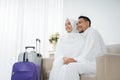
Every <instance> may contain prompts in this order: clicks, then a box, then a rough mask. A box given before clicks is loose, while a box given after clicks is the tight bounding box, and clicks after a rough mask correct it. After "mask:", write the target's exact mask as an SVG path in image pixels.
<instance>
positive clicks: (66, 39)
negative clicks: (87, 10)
mask: <svg viewBox="0 0 120 80" xmlns="http://www.w3.org/2000/svg"><path fill="white" fill-rule="evenodd" d="M76 23H77V21H76V20H74V19H67V20H66V22H65V29H66V31H67V33H66V34H65V35H62V36H60V38H59V40H58V43H57V47H56V52H55V57H54V58H55V60H54V63H53V68H52V71H51V72H50V78H49V80H57V78H58V77H59V72H60V69H61V67H62V66H63V65H67V63H66V62H65V60H66V58H67V57H69V58H70V57H71V58H74V57H76V56H78V54H77V53H80V50H79V49H80V47H81V46H80V47H79V45H83V44H82V43H80V41H82V40H81V38H80V34H79V33H77V30H76ZM83 41H84V40H83ZM78 43H79V44H78ZM73 62H75V61H73Z"/></svg>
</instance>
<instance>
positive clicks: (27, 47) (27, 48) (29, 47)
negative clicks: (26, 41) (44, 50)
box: [25, 46, 35, 49]
mask: <svg viewBox="0 0 120 80" xmlns="http://www.w3.org/2000/svg"><path fill="white" fill-rule="evenodd" d="M28 48H33V49H35V47H34V46H26V47H25V49H28Z"/></svg>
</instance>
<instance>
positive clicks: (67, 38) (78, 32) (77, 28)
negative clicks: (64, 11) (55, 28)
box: [49, 16, 107, 80]
mask: <svg viewBox="0 0 120 80" xmlns="http://www.w3.org/2000/svg"><path fill="white" fill-rule="evenodd" d="M65 29H66V31H67V34H65V35H63V36H60V38H59V40H58V43H57V47H56V53H55V60H54V62H53V67H52V70H51V72H50V78H49V80H80V76H79V75H80V74H84V73H95V72H96V57H97V56H99V55H103V54H105V53H107V50H106V47H105V45H104V42H103V40H102V38H101V36H100V35H99V33H98V32H97V31H95V30H94V29H92V28H91V21H90V19H89V18H88V17H86V16H80V17H79V18H78V21H76V20H73V19H67V20H66V22H65Z"/></svg>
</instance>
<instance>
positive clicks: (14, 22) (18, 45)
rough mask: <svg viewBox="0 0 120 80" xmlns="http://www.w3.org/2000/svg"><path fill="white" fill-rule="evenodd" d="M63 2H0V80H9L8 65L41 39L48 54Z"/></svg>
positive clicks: (30, 0) (9, 70) (42, 51)
mask: <svg viewBox="0 0 120 80" xmlns="http://www.w3.org/2000/svg"><path fill="white" fill-rule="evenodd" d="M62 20H63V0H0V79H1V80H10V77H11V71H12V65H13V64H14V63H15V62H16V61H17V57H18V54H19V53H20V52H23V51H24V47H25V46H28V45H32V46H35V39H36V38H40V39H41V49H40V50H41V53H42V54H43V56H47V54H48V45H49V42H48V38H49V35H50V34H52V33H55V32H61V30H62V28H63V27H62Z"/></svg>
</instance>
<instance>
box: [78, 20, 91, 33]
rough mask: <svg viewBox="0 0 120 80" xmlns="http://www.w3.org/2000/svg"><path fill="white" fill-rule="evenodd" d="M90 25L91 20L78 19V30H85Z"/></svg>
mask: <svg viewBox="0 0 120 80" xmlns="http://www.w3.org/2000/svg"><path fill="white" fill-rule="evenodd" d="M88 27H89V21H86V20H85V19H83V18H80V19H78V23H77V30H78V31H79V32H84V31H85V30H86V29H87V28H88Z"/></svg>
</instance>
